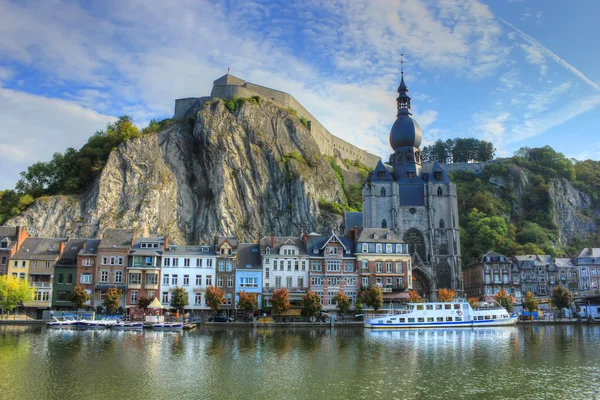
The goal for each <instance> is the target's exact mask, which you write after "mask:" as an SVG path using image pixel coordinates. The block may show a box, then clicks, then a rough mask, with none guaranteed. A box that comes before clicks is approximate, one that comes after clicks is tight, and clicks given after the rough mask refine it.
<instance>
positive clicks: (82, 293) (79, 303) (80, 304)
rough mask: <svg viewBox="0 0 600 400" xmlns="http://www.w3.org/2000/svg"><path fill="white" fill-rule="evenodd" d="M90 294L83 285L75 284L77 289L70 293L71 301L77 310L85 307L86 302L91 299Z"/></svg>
mask: <svg viewBox="0 0 600 400" xmlns="http://www.w3.org/2000/svg"><path fill="white" fill-rule="evenodd" d="M90 298H91V296H90V294H89V293H88V292H87V291H86V290H85V289H84V288H82V287H81V286H79V285H75V289H74V290H73V291H72V292H71V294H70V295H69V301H70V302H71V303H73V307H75V309H76V310H79V309H80V308H84V307H85V303H87V302H88V301H89V300H90Z"/></svg>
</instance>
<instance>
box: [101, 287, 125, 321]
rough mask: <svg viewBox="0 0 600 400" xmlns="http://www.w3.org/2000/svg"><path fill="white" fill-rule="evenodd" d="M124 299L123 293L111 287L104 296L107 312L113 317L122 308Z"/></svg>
mask: <svg viewBox="0 0 600 400" xmlns="http://www.w3.org/2000/svg"><path fill="white" fill-rule="evenodd" d="M122 297H123V291H122V290H120V289H118V288H117V287H115V286H111V287H109V288H108V290H107V291H106V293H105V294H104V303H103V304H104V307H106V312H107V314H109V315H112V314H114V313H115V311H117V310H118V309H119V307H120V306H121V298H122Z"/></svg>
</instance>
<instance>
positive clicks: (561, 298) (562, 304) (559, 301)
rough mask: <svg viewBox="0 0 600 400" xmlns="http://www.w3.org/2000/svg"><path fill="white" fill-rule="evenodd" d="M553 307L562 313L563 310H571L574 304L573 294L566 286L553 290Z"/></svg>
mask: <svg viewBox="0 0 600 400" xmlns="http://www.w3.org/2000/svg"><path fill="white" fill-rule="evenodd" d="M551 299H552V307H554V308H555V309H557V310H558V311H561V310H562V309H563V308H569V307H570V306H571V303H572V302H573V294H572V293H571V292H570V291H569V289H567V288H566V287H564V286H557V287H555V288H554V289H552V295H551Z"/></svg>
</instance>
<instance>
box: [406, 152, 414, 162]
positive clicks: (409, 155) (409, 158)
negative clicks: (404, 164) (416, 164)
mask: <svg viewBox="0 0 600 400" xmlns="http://www.w3.org/2000/svg"><path fill="white" fill-rule="evenodd" d="M406 161H413V153H412V151H408V152H406Z"/></svg>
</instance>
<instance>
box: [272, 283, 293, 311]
mask: <svg viewBox="0 0 600 400" xmlns="http://www.w3.org/2000/svg"><path fill="white" fill-rule="evenodd" d="M271 307H272V310H273V313H274V314H283V313H284V312H286V311H287V310H289V309H290V308H291V307H292V306H291V304H290V292H289V291H288V290H287V288H281V289H278V290H276V291H274V292H273V294H272V295H271Z"/></svg>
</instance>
